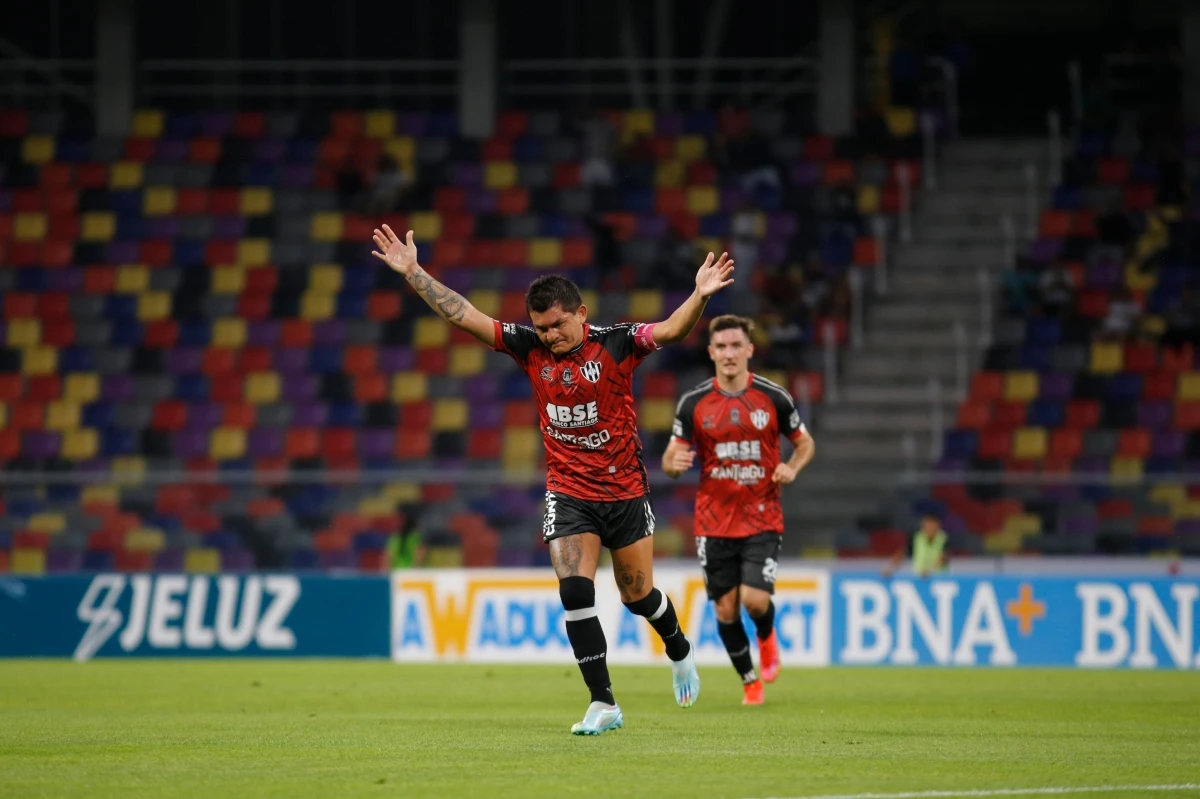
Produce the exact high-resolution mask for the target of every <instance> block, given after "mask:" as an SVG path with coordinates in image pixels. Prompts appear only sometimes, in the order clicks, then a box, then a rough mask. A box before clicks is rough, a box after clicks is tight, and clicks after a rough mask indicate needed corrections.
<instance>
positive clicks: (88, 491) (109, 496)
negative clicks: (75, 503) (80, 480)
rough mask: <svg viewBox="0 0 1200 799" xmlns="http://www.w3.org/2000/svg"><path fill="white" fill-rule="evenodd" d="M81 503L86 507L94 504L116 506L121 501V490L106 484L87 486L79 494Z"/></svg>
mask: <svg viewBox="0 0 1200 799" xmlns="http://www.w3.org/2000/svg"><path fill="white" fill-rule="evenodd" d="M79 501H80V502H81V503H82V504H84V505H87V504H90V503H93V502H94V503H97V504H105V505H115V504H116V503H118V502H120V501H121V489H120V488H119V487H118V486H115V485H111V484H104V483H96V484H93V485H86V486H84V487H83V490H82V491H81V492H80V494H79Z"/></svg>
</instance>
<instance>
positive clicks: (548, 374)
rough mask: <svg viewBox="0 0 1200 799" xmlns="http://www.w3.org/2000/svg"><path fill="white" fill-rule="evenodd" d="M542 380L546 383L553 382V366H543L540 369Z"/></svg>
mask: <svg viewBox="0 0 1200 799" xmlns="http://www.w3.org/2000/svg"><path fill="white" fill-rule="evenodd" d="M542 379H543V380H545V381H546V382H547V383H553V382H554V367H553V366H543V367H542Z"/></svg>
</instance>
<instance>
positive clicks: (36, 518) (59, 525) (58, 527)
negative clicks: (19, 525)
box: [26, 510, 67, 535]
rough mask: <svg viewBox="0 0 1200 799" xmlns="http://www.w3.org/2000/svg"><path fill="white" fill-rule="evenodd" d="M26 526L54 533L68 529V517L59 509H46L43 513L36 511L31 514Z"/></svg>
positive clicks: (40, 531)
mask: <svg viewBox="0 0 1200 799" xmlns="http://www.w3.org/2000/svg"><path fill="white" fill-rule="evenodd" d="M26 526H27V527H28V528H29V529H30V530H36V531H37V532H39V533H49V534H50V535H54V534H55V533H61V532H62V531H63V530H65V529H67V517H66V516H63V515H62V514H61V513H58V512H57V511H52V510H44V511H42V512H41V513H35V514H33V515H32V516H30V517H29V522H28V523H27V524H26Z"/></svg>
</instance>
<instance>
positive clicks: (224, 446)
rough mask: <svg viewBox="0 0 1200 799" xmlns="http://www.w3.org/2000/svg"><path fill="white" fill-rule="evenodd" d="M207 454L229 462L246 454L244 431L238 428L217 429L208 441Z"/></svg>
mask: <svg viewBox="0 0 1200 799" xmlns="http://www.w3.org/2000/svg"><path fill="white" fill-rule="evenodd" d="M208 454H209V456H210V457H212V458H214V459H215V460H219V461H229V460H233V459H235V458H240V457H242V456H243V455H245V454H246V431H245V430H243V429H242V428H240V427H218V428H217V429H216V430H214V431H212V435H211V436H210V437H209V439H208Z"/></svg>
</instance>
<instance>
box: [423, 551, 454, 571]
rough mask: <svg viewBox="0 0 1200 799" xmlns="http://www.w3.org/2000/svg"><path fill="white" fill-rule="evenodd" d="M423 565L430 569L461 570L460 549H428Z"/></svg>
mask: <svg viewBox="0 0 1200 799" xmlns="http://www.w3.org/2000/svg"><path fill="white" fill-rule="evenodd" d="M425 565H426V566H428V567H429V568H431V569H461V568H462V565H463V552H462V547H430V548H429V549H428V554H427V555H426V556H425Z"/></svg>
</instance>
